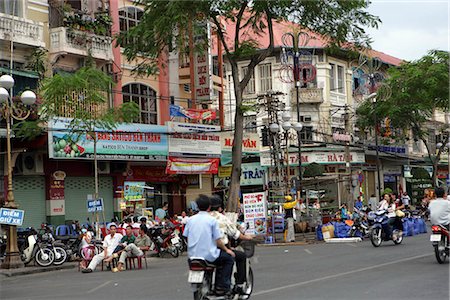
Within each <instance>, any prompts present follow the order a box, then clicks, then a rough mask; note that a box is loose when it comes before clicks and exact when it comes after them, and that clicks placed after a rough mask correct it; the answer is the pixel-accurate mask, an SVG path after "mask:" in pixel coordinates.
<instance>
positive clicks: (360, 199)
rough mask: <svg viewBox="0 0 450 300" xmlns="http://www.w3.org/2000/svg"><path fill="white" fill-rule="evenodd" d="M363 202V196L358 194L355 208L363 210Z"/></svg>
mask: <svg viewBox="0 0 450 300" xmlns="http://www.w3.org/2000/svg"><path fill="white" fill-rule="evenodd" d="M363 205H364V204H363V202H362V197H361V196H358V199H357V200H356V202H355V208H356V209H358V210H361V209H362V208H363Z"/></svg>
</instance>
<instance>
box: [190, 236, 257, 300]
mask: <svg viewBox="0 0 450 300" xmlns="http://www.w3.org/2000/svg"><path fill="white" fill-rule="evenodd" d="M236 249H237V250H241V251H243V252H244V253H245V255H246V256H247V270H246V281H245V283H244V289H243V291H239V290H238V289H236V283H235V282H236V281H235V278H236V276H237V268H236V264H235V265H234V267H233V272H232V274H233V275H232V276H231V294H230V295H226V296H217V295H215V293H214V291H215V278H216V268H217V267H216V265H214V264H211V263H209V262H207V261H206V260H204V259H202V258H195V259H189V260H188V264H189V276H188V282H189V283H190V284H191V288H192V291H193V292H194V300H203V299H210V300H212V299H249V298H250V296H251V294H252V292H253V280H254V278H253V271H252V266H251V264H250V258H251V257H252V256H253V254H254V253H255V243H254V242H250V241H245V242H241V243H240V244H239V245H238V246H237V247H236Z"/></svg>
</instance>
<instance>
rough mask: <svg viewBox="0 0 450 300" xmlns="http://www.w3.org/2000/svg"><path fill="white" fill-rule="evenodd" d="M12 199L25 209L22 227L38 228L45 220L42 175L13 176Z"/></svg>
mask: <svg viewBox="0 0 450 300" xmlns="http://www.w3.org/2000/svg"><path fill="white" fill-rule="evenodd" d="M13 188H14V199H15V201H16V202H17V203H18V204H19V209H22V210H24V211H25V216H24V219H23V224H22V227H24V228H25V227H34V228H40V227H41V224H42V223H43V222H46V219H47V216H46V211H45V178H44V176H26V177H25V176H24V177H21V176H15V177H14V178H13Z"/></svg>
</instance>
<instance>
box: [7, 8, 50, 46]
mask: <svg viewBox="0 0 450 300" xmlns="http://www.w3.org/2000/svg"><path fill="white" fill-rule="evenodd" d="M11 37H12V39H13V41H14V42H15V43H20V44H24V45H30V46H37V47H45V42H44V24H43V23H41V22H35V21H31V20H27V19H24V18H19V17H14V16H11V15H7V14H2V13H0V39H1V40H11Z"/></svg>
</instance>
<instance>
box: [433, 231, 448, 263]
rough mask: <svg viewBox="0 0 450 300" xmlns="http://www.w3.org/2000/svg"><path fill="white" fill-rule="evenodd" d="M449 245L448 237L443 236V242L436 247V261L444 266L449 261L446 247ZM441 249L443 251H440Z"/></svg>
mask: <svg viewBox="0 0 450 300" xmlns="http://www.w3.org/2000/svg"><path fill="white" fill-rule="evenodd" d="M446 244H447V241H446V237H445V236H444V235H443V236H442V237H441V240H440V241H439V243H438V244H437V245H434V254H435V255H436V260H437V261H438V263H440V264H443V263H445V261H446V260H447V255H446V253H445V245H446ZM439 247H440V248H441V250H439Z"/></svg>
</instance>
